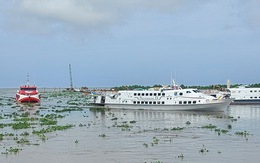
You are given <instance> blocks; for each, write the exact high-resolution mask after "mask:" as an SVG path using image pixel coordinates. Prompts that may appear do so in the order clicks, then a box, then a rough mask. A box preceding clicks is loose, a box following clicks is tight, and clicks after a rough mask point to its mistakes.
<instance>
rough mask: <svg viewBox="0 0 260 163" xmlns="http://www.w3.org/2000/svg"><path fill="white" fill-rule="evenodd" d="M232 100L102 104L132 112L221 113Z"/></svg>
mask: <svg viewBox="0 0 260 163" xmlns="http://www.w3.org/2000/svg"><path fill="white" fill-rule="evenodd" d="M231 102H232V99H226V100H223V101H222V102H217V103H208V104H191V105H188V104H187V105H132V104H104V106H105V107H106V108H110V109H133V110H165V111H185V110H186V111H189V110H200V111H222V110H224V109H225V108H227V107H228V105H229V104H230V103H231Z"/></svg>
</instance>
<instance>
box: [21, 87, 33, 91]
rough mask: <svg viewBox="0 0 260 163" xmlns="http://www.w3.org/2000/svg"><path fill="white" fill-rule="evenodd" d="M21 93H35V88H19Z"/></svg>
mask: <svg viewBox="0 0 260 163" xmlns="http://www.w3.org/2000/svg"><path fill="white" fill-rule="evenodd" d="M21 90H22V91H36V88H21Z"/></svg>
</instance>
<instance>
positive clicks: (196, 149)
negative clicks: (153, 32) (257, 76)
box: [0, 89, 260, 163]
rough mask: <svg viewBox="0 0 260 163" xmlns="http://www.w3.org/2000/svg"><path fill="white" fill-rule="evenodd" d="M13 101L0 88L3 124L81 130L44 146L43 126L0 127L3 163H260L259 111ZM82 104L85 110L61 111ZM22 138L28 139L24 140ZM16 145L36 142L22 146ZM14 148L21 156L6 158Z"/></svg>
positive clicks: (47, 97)
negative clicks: (26, 124) (24, 120)
mask: <svg viewBox="0 0 260 163" xmlns="http://www.w3.org/2000/svg"><path fill="white" fill-rule="evenodd" d="M14 94H15V90H14V89H0V111H1V114H0V116H1V117H2V118H0V124H7V123H9V124H10V123H15V122H14V118H13V117H10V116H9V115H11V114H12V115H13V114H14V113H18V114H22V113H24V112H27V113H29V114H30V115H29V117H37V116H38V117H39V118H40V117H44V116H45V115H47V114H58V115H62V116H64V117H63V118H58V119H57V121H58V125H66V124H71V125H73V126H74V127H72V128H69V129H66V130H59V131H54V132H49V133H45V134H44V135H45V136H46V139H45V140H42V139H40V138H39V137H38V136H37V135H35V134H32V132H33V130H37V129H42V128H47V126H41V125H39V124H37V122H33V123H36V124H34V125H33V124H32V125H31V126H32V127H31V128H27V129H16V130H15V129H13V128H12V127H3V128H0V134H3V135H5V136H4V137H3V140H0V153H1V154H0V160H1V162H7V163H16V162H19V163H28V162H37V163H45V162H48V163H71V162H77V163H81V162H91V163H95V162H97V163H99V162H106V163H119V162H120V163H121V162H122V163H144V162H149V163H161V162H163V163H173V162H207V163H208V162H213V163H214V162H236V163H239V162H250V163H253V162H259V159H260V155H259V153H260V125H259V124H260V106H258V105H240V106H239V105H231V106H229V107H228V108H227V110H225V111H224V112H190V111H186V112H180V111H178V112H176V111H142V110H140V111H131V110H109V111H105V112H96V111H91V110H90V108H89V106H88V105H86V103H87V102H86V101H87V100H86V98H87V97H85V96H83V95H82V94H79V93H78V94H77V95H71V94H70V95H67V94H66V95H63V93H60V92H47V93H42V97H43V98H42V100H41V104H40V106H18V105H17V104H16V103H15V102H14ZM68 101H70V102H68ZM75 103H77V104H76V108H82V110H77V111H64V112H55V110H62V109H64V108H70V107H73V106H75ZM36 113H38V114H36ZM212 126H215V127H212ZM211 127H212V128H211ZM23 132H28V133H29V136H21V133H23ZM6 133H13V134H14V136H6V135H7V134H6ZM17 139H18V140H21V139H26V140H29V141H30V143H29V144H21V143H17V141H16V140H17ZM35 144H37V145H35ZM10 148H17V149H19V152H17V153H12V152H6V151H7V149H10Z"/></svg>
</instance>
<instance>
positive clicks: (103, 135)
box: [98, 134, 106, 138]
mask: <svg viewBox="0 0 260 163" xmlns="http://www.w3.org/2000/svg"><path fill="white" fill-rule="evenodd" d="M98 136H99V137H102V138H105V137H106V134H100V135H98Z"/></svg>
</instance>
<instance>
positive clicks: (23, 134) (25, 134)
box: [20, 131, 30, 136]
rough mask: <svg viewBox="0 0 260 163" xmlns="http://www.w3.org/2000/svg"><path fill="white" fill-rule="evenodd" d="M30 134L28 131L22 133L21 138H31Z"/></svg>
mask: <svg viewBox="0 0 260 163" xmlns="http://www.w3.org/2000/svg"><path fill="white" fill-rule="evenodd" d="M29 135H30V134H29V132H27V131H24V132H23V133H21V134H20V136H29Z"/></svg>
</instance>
